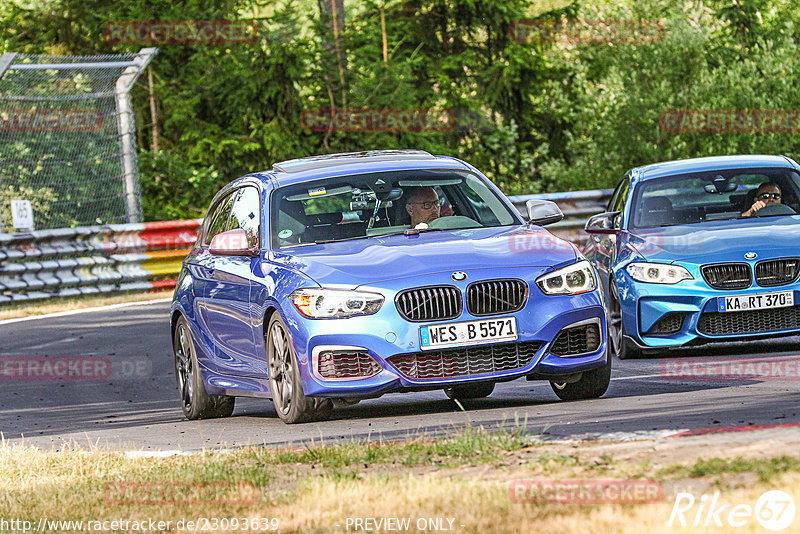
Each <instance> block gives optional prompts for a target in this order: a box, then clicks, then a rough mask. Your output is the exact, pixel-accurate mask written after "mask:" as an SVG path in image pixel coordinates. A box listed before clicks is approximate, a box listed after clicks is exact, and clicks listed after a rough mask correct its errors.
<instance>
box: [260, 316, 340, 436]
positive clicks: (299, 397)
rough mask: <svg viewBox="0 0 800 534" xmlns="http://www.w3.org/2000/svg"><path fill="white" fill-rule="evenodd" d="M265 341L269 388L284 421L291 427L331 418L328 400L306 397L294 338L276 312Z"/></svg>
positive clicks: (279, 414)
mask: <svg viewBox="0 0 800 534" xmlns="http://www.w3.org/2000/svg"><path fill="white" fill-rule="evenodd" d="M265 341H266V344H267V367H268V369H269V388H270V391H271V392H272V402H273V403H274V404H275V411H276V412H278V417H280V418H281V421H283V422H284V423H287V424H290V425H291V424H294V423H308V422H311V421H321V420H325V419H327V418H328V417H330V415H331V410H332V409H333V403H332V402H331V401H330V400H329V399H320V398H312V397H306V395H305V393H303V383H302V381H301V380H300V370H299V369H298V367H297V357H296V356H295V352H294V347H293V345H292V338H291V337H290V335H289V330H288V329H287V328H286V323H284V322H283V319H281V317H280V315H278V314H277V313H275V314H274V315H273V316H272V319H270V321H269V327H268V328H267V334H266V340H265Z"/></svg>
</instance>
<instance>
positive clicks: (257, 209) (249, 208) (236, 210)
mask: <svg viewBox="0 0 800 534" xmlns="http://www.w3.org/2000/svg"><path fill="white" fill-rule="evenodd" d="M233 196H235V197H236V198H235V199H234V201H233V206H232V207H231V211H230V213H231V216H230V219H228V225H227V226H226V228H225V230H236V229H237V228H241V229H242V230H244V231H245V232H246V233H247V246H248V247H250V248H254V247H258V244H259V243H258V236H259V228H260V225H259V221H260V219H261V195H260V194H259V192H258V189H256V188H255V187H243V188H242V189H240V190H239V191H237V192H236V193H234V195H233Z"/></svg>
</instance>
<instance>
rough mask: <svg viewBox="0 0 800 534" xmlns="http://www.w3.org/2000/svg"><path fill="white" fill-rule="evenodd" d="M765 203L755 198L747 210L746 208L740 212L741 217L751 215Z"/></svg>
mask: <svg viewBox="0 0 800 534" xmlns="http://www.w3.org/2000/svg"><path fill="white" fill-rule="evenodd" d="M766 205H767V203H766V202H764V201H763V200H756V201H755V202H754V203H753V205H752V207H751V208H750V209H749V210H747V211H745V212H744V213H742V217H752V216H753V215H755V214H756V213H757V212H758V210H760V209H761V208H763V207H764V206H766Z"/></svg>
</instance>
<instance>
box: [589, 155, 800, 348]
mask: <svg viewBox="0 0 800 534" xmlns="http://www.w3.org/2000/svg"><path fill="white" fill-rule="evenodd" d="M798 212H800V166H798V165H797V163H795V162H794V161H792V160H791V159H789V158H786V157H783V156H724V157H710V158H697V159H687V160H681V161H671V162H667V163H657V164H654V165H647V166H645V167H639V168H636V169H632V170H630V171H628V173H627V174H626V175H625V177H624V178H623V179H622V181H620V183H619V185H618V186H617V188H616V190H615V191H614V194H613V197H612V198H611V201H610V203H609V205H608V212H606V213H602V214H600V215H596V216H594V217H592V218H591V219H590V220H589V222H588V223H587V224H586V231H587V232H589V233H590V234H592V235H593V237H592V238H591V239H590V240H589V243H588V246H587V247H586V249H585V250H584V252H585V253H586V256H587V257H588V258H589V259H590V260H591V261H592V262H593V263H594V265H595V266H596V267H597V270H598V273H599V275H600V278H601V280H602V285H603V286H604V289H605V291H606V294H607V295H608V307H609V337H610V338H611V339H610V341H611V342H610V345H611V350H612V351H613V352H614V353H615V354H616V355H617V356H618V357H620V358H627V357H631V356H636V355H641V354H642V352H643V351H644V352H650V353H653V352H657V351H658V350H664V349H668V348H670V347H678V346H683V345H687V344H692V343H704V342H711V341H725V340H739V339H757V338H759V337H765V336H766V337H774V336H780V335H797V334H798V333H800V305H799V304H800V301H798V296H800V283H799V282H798V275H800V216H798V215H797V213H798Z"/></svg>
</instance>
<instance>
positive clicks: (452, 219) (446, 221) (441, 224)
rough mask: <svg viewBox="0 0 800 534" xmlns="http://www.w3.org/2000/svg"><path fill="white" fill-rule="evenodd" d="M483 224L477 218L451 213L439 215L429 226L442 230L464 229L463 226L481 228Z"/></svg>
mask: <svg viewBox="0 0 800 534" xmlns="http://www.w3.org/2000/svg"><path fill="white" fill-rule="evenodd" d="M481 227H483V225H482V224H481V223H479V222H478V221H476V220H475V219H470V218H469V217H464V216H463V215H449V216H445V217H438V218H436V219H434V220H432V221H431V222H429V223H428V228H440V229H442V230H451V229H456V228H457V229H459V230H460V229H462V228H481Z"/></svg>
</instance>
